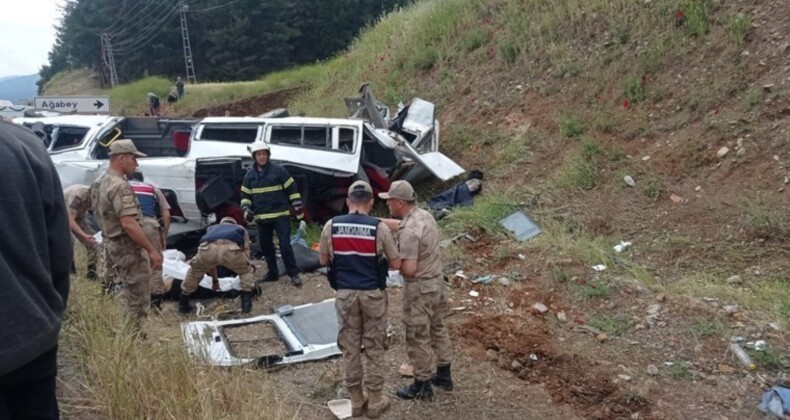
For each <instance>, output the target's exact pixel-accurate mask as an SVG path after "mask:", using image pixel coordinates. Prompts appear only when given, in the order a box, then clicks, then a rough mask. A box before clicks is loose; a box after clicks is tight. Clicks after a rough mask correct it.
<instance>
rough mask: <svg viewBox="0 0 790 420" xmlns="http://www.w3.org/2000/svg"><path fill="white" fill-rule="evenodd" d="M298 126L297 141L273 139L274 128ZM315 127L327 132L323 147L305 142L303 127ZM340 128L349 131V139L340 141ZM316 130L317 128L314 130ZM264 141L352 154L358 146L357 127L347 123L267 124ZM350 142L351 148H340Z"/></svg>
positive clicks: (286, 145) (283, 145) (285, 145)
mask: <svg viewBox="0 0 790 420" xmlns="http://www.w3.org/2000/svg"><path fill="white" fill-rule="evenodd" d="M295 128H298V129H299V131H300V135H299V142H298V143H294V142H281V141H277V140H276V139H275V137H274V136H275V130H278V129H291V130H293V129H295ZM316 128H323V129H324V130H325V132H326V134H327V137H326V141H325V144H324V147H319V146H317V145H312V144H306V143H305V129H309V130H313V129H316ZM342 130H348V131H349V132H350V133H351V136H350V138H349V139H344V140H343V141H342V143H341V138H340V137H341V132H342ZM316 131H317V130H316ZM264 138H265V139H266V142H267V143H269V144H273V145H276V146H282V147H293V148H304V149H310V150H319V151H323V152H332V153H343V154H348V155H353V154H355V153H356V148H357V147H359V146H358V145H357V141H356V138H357V128H356V127H353V126H348V125H335V124H321V125H313V124H293V123H291V124H269V125H267V126H266V128H265V136H264ZM346 143H350V144H351V145H352V148H351V150H344V149H342V148H341V144H346Z"/></svg>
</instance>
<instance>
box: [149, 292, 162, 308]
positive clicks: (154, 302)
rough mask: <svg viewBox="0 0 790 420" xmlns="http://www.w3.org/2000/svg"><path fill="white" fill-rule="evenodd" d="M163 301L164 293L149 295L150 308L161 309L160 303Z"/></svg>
mask: <svg viewBox="0 0 790 420" xmlns="http://www.w3.org/2000/svg"><path fill="white" fill-rule="evenodd" d="M164 301H165V294H164V293H154V294H152V295H151V307H152V308H156V309H161V308H162V302H164Z"/></svg>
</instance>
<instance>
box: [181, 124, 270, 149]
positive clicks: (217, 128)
mask: <svg viewBox="0 0 790 420" xmlns="http://www.w3.org/2000/svg"><path fill="white" fill-rule="evenodd" d="M262 128H263V127H262V125H261V124H260V123H257V122H250V123H244V124H238V123H204V124H201V125H200V126H199V127H198V131H197V133H196V134H195V140H196V141H218V142H225V143H236V144H252V143H254V142H255V141H256V140H257V139H259V138H260V135H261V129H262ZM222 130H234V131H239V130H250V132H252V130H255V134H254V135H253V136H252V140H250V141H239V140H229V139H222V138H214V137H211V138H209V137H206V136H205V133H206V131H209V132H221V131H222Z"/></svg>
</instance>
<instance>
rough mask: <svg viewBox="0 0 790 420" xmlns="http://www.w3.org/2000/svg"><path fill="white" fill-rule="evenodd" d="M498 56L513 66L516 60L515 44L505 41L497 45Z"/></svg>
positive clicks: (516, 49)
mask: <svg viewBox="0 0 790 420" xmlns="http://www.w3.org/2000/svg"><path fill="white" fill-rule="evenodd" d="M499 54H501V55H502V59H503V60H505V62H506V63H508V64H513V63H515V62H516V58H518V54H519V49H518V46H516V44H514V43H512V42H510V41H505V42H504V43H502V44H500V45H499Z"/></svg>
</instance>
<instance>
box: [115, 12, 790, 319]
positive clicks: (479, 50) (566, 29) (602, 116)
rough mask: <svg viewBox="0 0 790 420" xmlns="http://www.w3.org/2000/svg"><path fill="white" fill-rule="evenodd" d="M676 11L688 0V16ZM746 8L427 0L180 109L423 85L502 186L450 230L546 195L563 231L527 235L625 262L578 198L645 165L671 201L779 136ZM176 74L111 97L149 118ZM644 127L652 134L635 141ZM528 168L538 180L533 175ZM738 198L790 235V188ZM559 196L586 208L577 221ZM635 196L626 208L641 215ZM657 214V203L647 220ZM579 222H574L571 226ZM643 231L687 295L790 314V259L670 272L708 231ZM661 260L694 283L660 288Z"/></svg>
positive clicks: (401, 94)
mask: <svg viewBox="0 0 790 420" xmlns="http://www.w3.org/2000/svg"><path fill="white" fill-rule="evenodd" d="M762 3H764V1H763V2H762ZM678 9H682V10H683V15H684V21H683V22H682V23H681V24H678V21H677V10H678ZM740 11H741V9H736V8H735V7H734V6H732V5H728V4H725V3H724V2H721V1H716V0H709V1H691V0H682V1H677V0H654V1H650V2H642V1H633V0H571V1H564V2H556V1H551V0H534V1H527V2H525V1H522V0H489V1H484V0H430V1H422V2H418V3H417V4H415V5H413V6H411V7H408V8H405V9H402V10H400V11H397V12H394V13H392V14H390V15H388V16H386V17H384V18H382V19H381V20H380V21H379V22H377V24H376V25H374V26H371V27H369V28H367V29H366V30H364V31H363V33H362V35H361V36H360V37H359V39H358V40H357V41H356V42H355V43H354V44H353V45H352V46H351V47H350V48H349V49H348V50H347V51H346V52H344V53H342V54H341V55H339V56H337V57H335V58H333V59H331V60H328V61H326V62H322V63H318V64H315V65H310V66H305V67H301V68H297V69H294V70H291V71H283V72H279V73H275V74H271V75H267V76H264V77H263V78H262V79H260V80H258V81H252V82H244V83H233V84H228V83H217V84H211V83H208V84H200V85H197V86H192V87H188V95H187V97H186V99H185V100H184V101H183V102H181V103H179V104H177V105H175V107H174V108H173V109H172V110H171V112H172V113H174V114H186V113H190V112H192V111H194V110H196V109H199V108H202V107H206V106H211V105H216V104H221V103H226V102H229V101H233V100H238V99H241V98H246V97H251V96H256V95H260V94H262V93H266V92H271V91H274V90H277V89H281V88H286V87H294V86H305V85H307V86H309V87H310V88H309V89H307V90H305V91H303V92H302V93H301V94H299V95H298V96H297V97H296V98H294V99H293V100H292V102H291V104H290V108H291V110H292V111H295V112H305V113H307V114H308V115H329V116H343V115H344V114H345V109H344V105H343V102H342V100H341V98H343V97H344V96H348V95H351V94H353V92H355V91H356V89H357V88H358V87H359V85H360V83H362V82H363V81H367V82H370V83H372V84H373V86H374V89H375V92H376V94H377V96H378V97H379V99H381V100H382V101H384V102H385V103H388V104H396V103H398V102H399V101H403V102H406V101H408V100H409V99H410V98H411V97H413V96H416V95H419V96H422V97H425V98H429V99H430V100H432V101H435V102H436V103H437V105H438V106H439V115H440V118H441V119H442V122H443V123H444V130H443V140H442V141H443V143H442V148H443V150H444V151H445V153H448V154H450V155H451V156H453V157H454V158H455V159H456V160H460V161H461V162H463V163H464V165H465V166H467V167H479V168H481V169H483V170H484V171H486V173H487V174H488V176H489V178H488V180H489V182H490V183H491V185H492V186H493V187H494V188H489V189H488V191H489V192H490V191H498V194H499V195H490V193H489V194H487V195H486V197H484V198H483V199H482V200H481V201H482V202H483V203H491V204H492V205H491V206H488V205H480V206H476V207H475V208H474V209H471V210H466V211H463V212H459V215H458V216H457V218H456V221H455V222H450V223H451V224H452V225H451V226H450V230H454V231H458V230H461V229H462V228H464V227H466V226H465V225H464V224H463V223H464V222H465V221H467V220H468V221H469V222H470V223H474V224H479V225H481V226H482V227H489V228H491V227H492V226H495V223H493V220H494V217H495V216H498V215H499V214H501V211H493V212H489V211H488V209H490V208H496V209H501V208H502V207H501V206H497V205H496V203H499V202H506V203H507V204H508V207H506V208H512V206H513V205H515V204H518V203H533V204H536V203H537V206H538V207H539V208H537V209H531V210H530V211H532V212H533V213H534V214H536V215H538V217H539V218H543V220H541V222H542V223H544V224H547V225H548V226H552V224H553V221H555V220H556V219H557V215H558V213H559V214H560V215H561V216H562V218H563V221H562V222H561V223H557V224H556V226H554V228H555V229H554V230H552V229H547V235H545V237H546V238H547V239H545V240H538V241H534V243H532V244H529V245H528V246H529V247H531V248H538V249H537V250H535V252H543V253H546V254H547V255H554V254H557V253H559V254H561V255H562V254H567V253H570V254H572V255H575V256H576V257H584V256H585V255H586V256H587V257H586V258H576V259H574V262H578V263H584V264H592V263H597V262H599V261H601V260H608V259H609V260H610V259H611V258H613V256H612V255H610V254H611V251H610V249H611V248H609V246H608V245H606V244H609V243H612V242H613V243H616V242H617V241H618V240H619V239H618V238H615V237H614V235H615V234H617V233H620V234H621V235H622V234H624V233H623V232H622V229H620V230H619V232H618V229H615V230H614V232H612V231H611V230H610V231H609V232H608V233H607V234H605V235H601V234H600V232H596V231H595V229H590V228H589V227H586V226H585V224H589V223H586V222H589V219H590V218H595V217H598V218H602V217H604V218H605V217H606V215H605V213H604V214H602V215H601V214H599V215H597V216H596V215H594V214H592V213H591V212H586V214H585V211H584V209H580V207H584V203H585V202H587V201H588V200H590V199H591V198H594V197H596V196H602V195H606V194H614V195H618V196H619V195H622V194H623V188H624V187H622V182H621V181H620V180H621V179H622V176H623V175H624V174H631V175H634V176H635V177H636V178H637V179H638V180H639V186H638V187H637V190H638V192H639V193H641V195H640V194H636V197H637V198H634V199H633V201H634V203H633V204H632V205H634V206H636V207H642V208H647V207H658V206H660V205H661V203H662V202H663V201H662V200H663V199H666V198H668V196H669V193H670V189H673V188H676V189H679V188H680V184H682V182H683V180H684V179H692V178H700V177H702V176H703V175H705V174H706V173H705V171H707V169H705V165H709V164H710V158H709V155H711V154H713V155H715V150H717V149H718V147H719V146H720V145H721V144H722V143H723V142H724V141H725V139H726V138H729V137H728V136H730V135H732V134H735V135H740V136H744V135H746V136H747V137H748V136H750V135H755V136H758V137H762V136H763V135H765V136H766V137H768V133H765V132H764V131H761V130H764V129H763V128H761V127H760V126H759V124H758V123H759V118H760V108H761V103H762V101H763V100H764V99H765V94H764V93H763V92H762V91H761V89H759V88H758V87H754V86H755V84H756V76H755V74H753V73H754V70H755V68H754V66H750V62H749V61H748V60H746V59H744V58H743V57H742V56H741V55H740V53H741V52H742V51H743V50H744V49H745V48H746V47H747V46H749V40H748V35H749V33H750V31H752V30H753V29H752V28H751V17H750V14H749V13H748V10H746V13H739V12H740ZM169 84H170V82H169V81H167V80H164V79H161V78H148V79H144V80H141V81H138V82H135V83H131V84H129V85H124V86H121V87H118V88H115V89H111V90H109V91H107V93H108V94H110V95H111V96H112V97H113V103H114V108H115V111H116V112H121V113H138V114H141V113H142V112H143V110H144V101H143V98H144V97H145V93H146V92H147V91H149V90H154V91H156V92H157V93H160V94H161V96H162V97H164V95H165V94H166V92H167V91H168V89H169ZM719 110H721V115H719ZM739 119H740V120H739ZM729 120H736V122H737V121H751V122H750V123H743V124H741V123H738V124H737V125H736V126H733V125H732V123H730V124H729V125H728V124H727V123H726V121H729ZM674 135H677V136H679V137H685V138H682V139H681V140H680V141H679V142H678V143H677V144H674V145H672V147H671V148H670V150H669V151H667V153H665V154H664V156H661V159H663V160H655V159H654V162H655V164H653V165H652V166H645V165H641V166H640V165H639V163H640V162H638V159H629V158H630V156H628V154H629V153H631V154H634V153H636V154H639V153H641V152H642V149H643V148H644V144H645V142H646V141H648V142H653V141H656V140H658V139H663V138H671V137H672V136H674ZM677 136H676V138H677ZM636 139H639V141H640V142H641V143H642V144H635V140H636ZM730 143H731V141H730ZM777 143H779V144H781V138H777V137H774V138H773V139H772V140H771V144H765V145H763V146H762V147H765V148H766V149H767V148H769V146H775V145H776V144H777ZM667 144H668V145H669V142H667ZM730 148H731V149H732V147H730ZM703 154H707V156H703ZM638 156H641V154H639V155H638ZM638 156H637V157H638ZM654 157H655V156H654ZM744 161H745V163H749V162H748V159H746V160H744V159H741V160H739V161H738V162H737V163H736V165H739V164H742V163H744ZM531 167H534V168H536V169H535V170H532V169H530V168H531ZM525 168H526V171H527V173H529V175H525V174H524V173H523V171H524V170H525ZM530 171H532V172H530ZM754 171H755V172H756V171H757V169H754ZM707 175H709V174H707ZM514 180H515V181H516V182H513V181H514ZM689 182H690V181H689ZM692 188H693V187H692ZM725 193H726V191H724V192H722V198H721V199H719V198H718V197H715V196H714V197H713V198H710V199H709V200H710V201H709V202H708V203H707V205H708V208H709V210H710V211H713V212H714V213H716V212H719V210H721V211H720V212H719V213H721V214H720V217H719V219H720V222H721V223H731V222H732V221H731V220H730V219H732V218H737V219H738V220H736V222H737V223H736V225H737V227H738V228H739V229H741V232H739V233H738V235H741V236H742V232H743V231H745V232H747V233H748V232H751V233H752V234H753V236H758V237H771V239H773V240H776V239H779V240H780V241H781V243H784V241H786V240H787V238H788V235H790V223H788V218H787V216H786V214H787V213H786V211H785V210H784V209H783V205H786V200H784V199H781V198H779V199H776V198H774V197H773V195H772V194H771V193H770V192H769V193H766V192H764V191H763V192H755V194H753V195H750V196H748V197H745V198H738V200H739V201H738V202H736V204H735V207H736V211H730V212H729V213H727V212H725V211H724V210H722V209H726V207H722V205H723V204H724V206H731V205H732V200H728V199H726V198H724V195H726V194H725ZM505 197H507V199H506V198H505ZM538 198H540V199H538ZM560 202H567V203H569V206H570V207H575V208H576V212H575V213H574V212H571V214H570V216H569V217H566V216H568V214H567V213H568V212H567V209H562V208H561V207H562V206H560V205H559V204H558V203H560ZM621 204H622V203H621ZM602 205H603V206H605V205H606V203H602ZM626 207H627V206H626V205H625V204H623V205H622V206H621V208H619V209H618V210H619V211H620V212H627V211H630V210H628V209H627V208H626ZM467 213H470V214H469V215H468V216H467V215H466V214H467ZM481 213H482V214H481ZM717 214H718V213H717ZM654 217H656V215H655V214H646V215H643V218H644V219H646V220H648V221H649V220H650V219H651V218H654ZM690 222H691V223H698V222H704V220H691V221H690ZM612 223H614V222H612ZM679 223H683V221H679ZM569 224H570V225H572V230H574V231H575V233H574V234H573V235H567V234H565V232H563V230H566V229H569V228H568V225H569ZM639 226H641V227H643V229H642V230H641V232H642V233H644V234H647V236H652V237H653V238H655V239H654V240H653V239H651V240H649V241H648V242H649V243H648V244H646V247H645V248H648V252H653V253H654V254H655V255H657V256H658V257H659V259H661V257H662V256H663V257H666V258H664V261H663V262H662V263H652V265H653V267H650V266H649V264H648V266H647V267H643V266H641V265H639V264H635V263H631V262H628V263H624V262H620V263H619V264H616V265H617V266H622V267H625V268H626V269H625V271H627V272H629V273H630V274H632V275H634V276H635V277H636V278H638V279H640V280H642V281H644V282H648V283H651V284H656V285H657V286H659V287H665V288H667V289H668V290H673V291H676V292H678V293H684V294H690V295H692V296H701V295H705V296H717V297H721V298H723V299H728V300H735V301H738V302H740V303H742V304H745V305H747V306H748V307H751V308H759V309H766V310H771V311H774V312H775V313H777V314H780V315H781V316H782V317H785V318H787V317H788V316H790V308H788V305H787V303H786V302H788V301H790V288H788V287H786V286H787V278H788V273H790V267H788V266H787V264H784V263H780V264H778V265H779V266H778V267H776V270H774V272H773V273H772V275H771V277H770V278H768V279H765V278H763V279H761V281H760V282H759V283H755V284H754V285H753V287H752V288H751V290H746V292H748V293H743V292H744V290H742V289H739V288H736V287H733V286H731V285H727V284H724V282H723V278H726V277H727V276H728V274H727V273H728V270H729V271H730V272H732V271H734V270H744V269H746V268H747V264H746V262H747V261H746V260H748V259H749V258H752V257H753V256H754V255H755V254H754V253H752V254H747V253H746V252H745V251H743V250H742V249H740V248H739V247H738V246H736V245H733V246H729V245H726V244H725V245H724V246H723V247H722V249H723V251H722V252H725V253H726V255H727V256H728V258H729V259H733V260H737V261H738V262H739V263H738V264H733V266H732V267H722V266H720V265H717V263H716V261H715V259H709V260H707V261H704V260H703V261H701V263H700V264H698V265H697V266H695V267H689V268H693V270H692V269H685V270H674V271H671V272H669V273H660V272H661V271H662V270H661V269H660V267H656V264H658V265H661V264H664V265H667V264H669V265H671V264H674V262H673V261H671V257H672V256H674V254H673V252H675V251H676V249H675V248H677V247H678V243H681V245H680V247H681V248H682V250H690V249H694V248H697V249H698V248H699V247H700V246H703V247H704V246H705V244H700V243H698V242H699V241H698V238H693V237H692V235H698V237H699V238H702V237H703V236H705V235H704V234H706V233H710V232H702V233H699V232H694V233H693V234H692V233H689V234H687V235H686V236H684V235H680V236H682V237H678V235H674V236H673V235H672V234H665V232H663V231H662V230H661V229H658V228H656V229H655V231H651V227H650V225H649V224H640V225H639ZM577 227H578V228H577ZM605 233H606V232H605ZM607 235H611V237H607ZM711 235H713V236H716V235H719V236H721V235H724V236H727V235H729V236H728V238H730V239H731V238H732V236H733V235H732V234H729V233H726V232H714V233H711ZM717 238H718V236H717ZM642 239H643V238H642ZM728 240H729V239H728ZM557 243H560V244H562V245H561V246H560V249H559V250H558V249H557V246H556V245H552V244H557ZM690 258H693V257H690ZM758 258H762V256H758ZM770 258H774V259H775V258H776V257H775V256H771V257H769V259H770ZM617 259H618V260H623V257H620V256H618V257H617ZM642 264H646V263H645V261H644V260H642ZM651 272H652V274H650V273H651ZM657 273H660V274H661V275H662V276H671V277H673V278H678V281H674V282H672V283H671V284H661V283H660V282H659V283H656V282H655V281H654V280H655V279H654V277H655V276H656V274H657ZM712 279H714V281H711V280H712ZM715 279H718V280H715Z"/></svg>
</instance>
